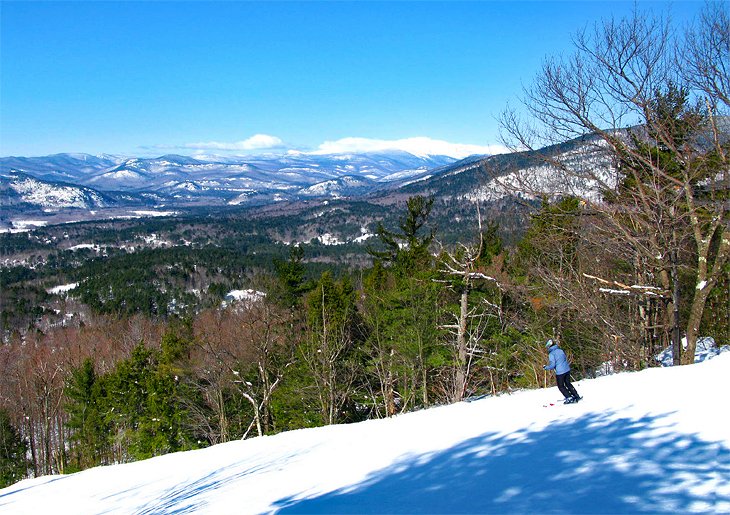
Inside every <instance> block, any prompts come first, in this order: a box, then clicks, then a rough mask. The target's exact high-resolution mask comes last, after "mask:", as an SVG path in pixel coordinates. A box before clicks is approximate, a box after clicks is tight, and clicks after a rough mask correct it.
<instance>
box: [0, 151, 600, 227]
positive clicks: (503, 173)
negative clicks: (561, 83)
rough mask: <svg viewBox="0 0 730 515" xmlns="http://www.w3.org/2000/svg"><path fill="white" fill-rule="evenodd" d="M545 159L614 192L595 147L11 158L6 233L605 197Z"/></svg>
mask: <svg viewBox="0 0 730 515" xmlns="http://www.w3.org/2000/svg"><path fill="white" fill-rule="evenodd" d="M545 155H551V156H556V157H557V158H558V159H561V160H563V161H570V162H571V163H572V167H574V168H580V167H584V168H585V169H586V170H587V171H588V172H595V171H597V170H598V171H600V172H601V173H603V172H604V171H605V173H606V181H607V182H608V183H610V180H611V178H610V174H611V173H612V166H611V163H610V161H609V160H608V159H607V157H606V154H605V153H604V152H603V149H602V148H601V146H600V145H596V144H595V141H592V140H591V139H590V138H589V139H581V140H573V141H570V142H566V143H563V144H560V145H555V146H552V147H547V148H545V149H541V150H540V151H537V152H520V153H512V154H501V155H494V156H483V155H482V156H471V157H468V158H466V159H462V160H458V161H457V160H456V159H454V158H451V157H447V156H416V155H413V154H409V153H407V152H404V151H400V150H397V151H385V152H371V153H362V154H331V155H313V154H305V153H289V154H286V155H271V156H251V157H245V158H243V157H240V158H230V157H215V156H213V157H211V156H208V157H205V158H202V157H195V158H193V157H187V156H179V155H165V156H161V157H156V158H122V157H116V156H110V155H98V156H92V155H87V154H55V155H51V156H44V157H3V158H0V225H4V226H5V227H10V228H12V226H13V223H12V221H13V220H19V219H21V218H22V217H24V218H28V217H30V216H38V217H43V219H49V218H54V220H53V221H51V222H49V223H58V222H59V221H73V220H80V219H89V218H91V217H93V218H98V217H100V216H101V217H105V216H107V215H109V216H112V217H118V216H124V215H125V214H126V213H127V212H130V211H133V210H140V209H144V210H149V209H154V208H159V209H164V210H169V209H174V210H182V209H185V208H186V207H200V206H204V207H205V206H266V205H272V204H277V205H281V203H283V202H289V203H292V202H307V201H311V200H314V199H335V198H349V199H354V198H357V199H362V200H366V201H368V202H372V203H377V204H381V205H385V204H391V203H393V202H396V201H398V200H402V199H404V198H407V197H409V196H413V195H417V194H419V195H432V196H434V197H437V198H439V199H442V200H444V201H447V202H449V201H456V202H457V203H466V204H469V203H473V202H477V201H478V202H482V203H484V202H487V203H489V202H503V201H504V199H505V198H507V197H510V196H513V197H522V198H525V197H527V198H530V197H531V193H530V190H531V188H530V187H529V184H527V183H526V182H524V181H529V182H531V183H532V184H533V185H534V186H535V188H534V189H535V190H540V191H545V190H547V191H551V192H554V193H555V194H556V195H562V194H574V195H581V196H591V195H596V194H597V191H598V187H597V185H596V184H595V183H593V182H592V181H591V180H590V178H589V175H590V173H586V178H585V179H581V178H573V179H572V182H571V183H565V182H561V175H560V174H556V173H555V169H554V168H552V167H550V166H548V165H546V164H545V161H544V159H543V158H544V156H545ZM505 186H506V187H505ZM507 201H509V200H507ZM166 212H167V211H166ZM59 214H63V216H62V217H60V215H59ZM92 215H93V216H92ZM59 217H60V220H59Z"/></svg>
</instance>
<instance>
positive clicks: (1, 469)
mask: <svg viewBox="0 0 730 515" xmlns="http://www.w3.org/2000/svg"><path fill="white" fill-rule="evenodd" d="M26 452H27V445H26V443H25V441H24V440H23V438H22V437H21V436H20V434H19V433H18V430H17V429H16V428H15V426H13V424H12V422H11V421H10V417H9V416H8V413H7V411H5V410H4V409H0V488H4V487H6V486H9V485H12V484H13V483H15V482H17V481H20V480H21V479H23V478H24V477H25V475H26V473H27V471H28V459H27V458H26Z"/></svg>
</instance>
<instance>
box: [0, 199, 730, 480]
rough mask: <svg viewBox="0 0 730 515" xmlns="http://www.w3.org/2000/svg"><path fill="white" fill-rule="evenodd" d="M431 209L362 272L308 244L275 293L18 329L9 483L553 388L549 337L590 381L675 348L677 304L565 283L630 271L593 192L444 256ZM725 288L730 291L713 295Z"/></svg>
mask: <svg viewBox="0 0 730 515" xmlns="http://www.w3.org/2000/svg"><path fill="white" fill-rule="evenodd" d="M432 204H433V201H432V200H428V199H425V198H423V197H414V198H411V199H410V200H409V201H408V203H407V209H406V213H405V215H404V216H403V217H402V219H401V223H400V224H399V227H398V228H397V229H395V230H389V229H386V228H385V227H383V226H382V225H381V226H380V227H379V229H378V241H379V244H378V245H373V247H372V248H371V249H370V252H371V255H372V256H373V259H374V264H373V265H372V266H371V267H369V268H367V269H365V270H363V271H362V272H361V273H359V274H340V275H338V276H334V275H333V274H331V273H330V272H324V273H322V274H320V275H319V276H317V277H315V278H314V279H312V278H308V277H307V272H306V268H305V266H304V260H305V256H304V251H303V250H302V248H300V247H291V248H290V255H289V257H288V258H287V259H276V260H275V261H274V263H273V268H274V270H275V273H274V274H272V275H271V276H269V277H268V278H260V284H261V285H262V287H264V289H265V290H266V292H267V295H266V297H264V298H258V299H253V298H252V299H250V300H247V301H241V302H239V303H236V304H233V305H231V306H228V307H227V308H223V307H219V306H218V305H216V306H215V307H209V308H207V309H204V310H202V311H198V312H197V313H195V314H194V315H192V316H189V317H186V318H178V317H171V318H167V319H164V318H157V319H151V318H148V317H144V316H141V315H139V314H137V315H134V316H126V317H120V316H117V315H114V316H109V315H98V316H96V317H93V318H92V319H90V320H88V321H87V323H85V324H84V325H82V326H79V327H63V328H57V329H55V330H52V331H48V332H46V333H45V334H43V333H40V332H31V333H28V334H27V335H25V337H20V336H19V335H16V336H15V337H14V338H13V339H12V340H11V342H10V343H8V344H6V345H3V346H2V348H0V361H1V364H0V366H2V369H3V371H4V374H3V375H2V377H1V378H0V392H1V397H0V399H1V400H0V403H1V404H0V431H1V432H0V436H1V437H2V444H3V453H2V462H1V463H0V466H1V467H2V474H0V477H1V478H2V481H3V484H4V485H7V484H9V483H11V482H13V481H16V480H18V479H20V478H22V477H25V476H28V475H31V476H38V475H42V474H50V473H58V472H63V473H67V472H71V471H76V470H81V469H84V468H87V467H91V466H95V465H100V464H112V463H122V462H128V461H133V460H138V459H144V458H147V457H151V456H155V455H159V454H164V453H167V452H173V451H178V450H185V449H194V448H198V447H205V446H209V445H213V444H217V443H220V442H225V441H229V440H232V439H240V438H247V437H251V436H256V435H264V434H272V433H277V432H280V431H286V430H291V429H296V428H303V427H312V426H319V425H323V424H334V423H344V422H354V421H359V420H365V419H369V418H379V417H388V416H392V415H395V414H398V413H402V412H406V411H412V410H417V409H422V408H425V407H428V406H431V405H435V404H445V403H451V402H458V401H460V400H463V399H465V398H467V397H471V396H478V395H485V394H496V393H499V392H504V391H509V390H512V389H515V388H525V387H537V386H544V385H546V384H548V381H549V380H550V378H549V376H548V375H547V374H546V373H545V372H544V371H543V369H542V364H543V362H544V360H545V356H544V355H543V349H542V345H541V342H542V341H544V339H545V338H547V337H557V338H559V339H560V340H561V342H562V344H563V346H564V348H566V350H567V351H568V352H569V353H570V354H571V356H572V360H573V363H574V365H575V367H574V368H575V373H576V375H578V376H580V375H591V374H593V373H594V372H595V370H596V369H597V368H599V367H600V366H601V364H602V363H604V362H607V361H610V362H611V366H612V367H613V368H614V369H622V368H640V367H644V366H648V365H651V364H652V358H653V355H654V354H655V353H656V352H657V351H658V350H659V349H660V348H662V347H663V346H666V345H668V343H669V335H668V334H667V331H666V330H664V331H662V330H657V331H654V333H652V334H654V335H655V336H656V337H647V335H646V334H645V332H642V328H643V325H642V324H643V320H644V319H643V316H644V315H642V313H644V312H645V310H646V309H649V308H651V309H654V310H658V311H661V309H662V306H660V305H657V306H651V305H650V304H647V302H649V301H647V300H646V299H639V298H635V297H620V298H616V296H614V295H610V294H597V290H596V289H595V288H593V289H592V290H590V291H589V290H588V289H587V288H586V287H585V286H586V284H587V283H584V284H583V287H575V285H572V286H571V289H570V290H568V289H561V288H563V285H562V284H559V283H561V281H562V283H563V284H565V285H569V277H568V275H565V274H572V272H571V270H574V269H575V267H585V266H591V267H592V270H593V271H598V270H599V269H600V268H601V267H606V266H610V267H612V270H615V269H616V268H615V267H616V265H617V264H616V263H599V262H597V261H596V257H595V256H596V254H595V252H596V249H592V248H589V247H587V246H585V245H584V244H583V243H581V242H582V241H583V240H582V239H580V238H578V234H580V233H581V231H585V230H588V229H589V227H590V221H588V220H587V219H586V216H585V213H584V212H582V208H581V203H580V202H579V201H578V200H577V199H571V198H568V199H563V200H561V201H558V202H555V203H552V204H551V203H545V205H544V206H543V207H542V209H541V210H540V211H539V212H538V213H537V214H536V215H535V216H534V217H533V219H532V222H531V225H530V228H529V230H528V231H527V233H526V235H525V237H524V238H523V239H522V240H520V242H519V243H518V244H517V245H515V246H512V247H506V246H504V244H503V241H502V238H501V236H500V233H499V229H498V227H497V225H496V224H493V223H486V224H484V226H482V227H481V230H479V231H477V234H476V236H475V238H474V242H473V243H472V244H462V245H458V246H456V247H453V248H448V249H447V248H439V246H438V245H437V244H436V242H435V240H434V232H433V229H432V228H431V227H430V226H429V215H430V212H431V208H432ZM475 220H476V217H475ZM477 225H478V224H477V223H476V222H475V227H476V226H477ZM434 251H436V252H434ZM182 273H184V274H189V273H191V270H188V269H186V270H185V271H183V272H182ZM561 274H564V275H562V276H561ZM561 277H562V279H561ZM688 284H689V283H688ZM722 288H724V289H722ZM723 292H724V296H723ZM581 296H583V297H581ZM726 297H727V284H724V285H721V287H719V288H718V289H717V291H716V292H715V293H714V297H713V299H716V300H711V302H718V303H720V305H722V303H726V302H727V298H726ZM582 302H584V303H585V304H584V305H581V303H582ZM709 311H711V312H712V311H713V310H709ZM718 312H719V313H722V310H718V311H715V313H718ZM599 315H600V316H599ZM661 316H662V315H661V314H657V315H656V317H655V320H659V319H661ZM727 328H728V318H727V317H724V318H722V317H717V316H714V317H708V319H707V320H706V321H705V328H704V329H705V330H708V331H717V332H718V333H715V334H719V333H721V332H722V331H725V333H724V334H727Z"/></svg>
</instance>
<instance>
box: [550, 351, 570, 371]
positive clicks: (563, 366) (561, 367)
mask: <svg viewBox="0 0 730 515" xmlns="http://www.w3.org/2000/svg"><path fill="white" fill-rule="evenodd" d="M549 356H550V364H549V365H545V367H544V368H545V370H553V369H554V370H555V374H557V375H561V374H565V373H567V372H570V365H568V358H567V357H566V356H565V352H563V349H561V348H560V347H558V346H557V345H553V346H552V347H550V354H549Z"/></svg>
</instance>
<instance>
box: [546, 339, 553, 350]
mask: <svg viewBox="0 0 730 515" xmlns="http://www.w3.org/2000/svg"><path fill="white" fill-rule="evenodd" d="M553 345H555V342H554V341H552V340H548V341H546V342H545V348H546V349H549V348H550V347H552V346H553Z"/></svg>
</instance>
